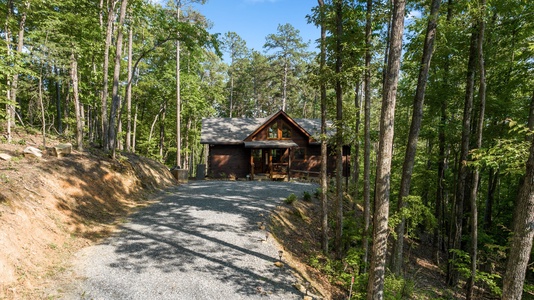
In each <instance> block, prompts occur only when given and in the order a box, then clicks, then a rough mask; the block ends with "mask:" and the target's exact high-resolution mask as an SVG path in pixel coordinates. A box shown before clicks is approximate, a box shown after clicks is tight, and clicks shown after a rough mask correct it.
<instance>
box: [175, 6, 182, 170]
mask: <svg viewBox="0 0 534 300" xmlns="http://www.w3.org/2000/svg"><path fill="white" fill-rule="evenodd" d="M181 5H182V1H181V0H176V20H177V21H178V22H179V21H180V8H181ZM181 106H182V100H181V98H180V32H178V31H177V32H176V166H177V167H178V168H180V167H181V166H182V159H181V155H182V136H181V131H182V125H181V122H182V120H181V114H182V107H181Z"/></svg>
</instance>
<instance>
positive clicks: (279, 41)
mask: <svg viewBox="0 0 534 300" xmlns="http://www.w3.org/2000/svg"><path fill="white" fill-rule="evenodd" d="M307 47H308V44H307V43H304V42H303V41H302V38H301V37H300V32H299V30H298V29H295V28H294V27H293V26H292V25H291V24H284V25H278V33H277V34H269V35H268V36H267V37H266V38H265V45H264V46H263V48H264V49H265V50H266V51H270V50H275V49H278V51H275V53H274V54H273V56H272V59H274V60H275V61H276V64H277V65H278V66H279V67H280V71H281V74H282V105H281V109H282V110H283V111H285V110H286V106H287V97H288V95H287V91H288V81H289V77H290V73H291V72H294V71H295V68H296V66H297V65H298V64H299V63H300V62H301V61H302V59H303V58H304V57H305V56H306V55H307V53H306V48H307Z"/></svg>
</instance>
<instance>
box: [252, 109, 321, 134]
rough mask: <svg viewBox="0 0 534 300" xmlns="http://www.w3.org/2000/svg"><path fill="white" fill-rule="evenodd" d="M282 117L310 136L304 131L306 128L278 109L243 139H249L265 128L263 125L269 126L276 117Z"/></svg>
mask: <svg viewBox="0 0 534 300" xmlns="http://www.w3.org/2000/svg"><path fill="white" fill-rule="evenodd" d="M280 116H281V118H282V119H284V120H285V121H286V122H288V123H290V124H293V125H294V126H295V127H297V128H299V129H300V131H301V132H302V133H304V134H305V135H306V136H307V137H308V138H309V137H310V136H311V135H310V133H309V132H308V131H306V129H304V128H302V126H300V125H299V124H298V123H297V122H295V120H293V119H291V117H289V116H288V115H287V114H286V113H285V112H284V111H283V110H279V111H278V112H277V113H275V114H272V115H271V116H269V117H267V120H266V121H265V122H263V124H261V126H259V127H258V128H256V130H254V132H252V133H250V134H249V135H248V136H247V137H246V138H245V140H251V139H252V137H254V136H255V135H256V134H257V133H258V132H260V131H262V130H263V129H265V127H267V126H270V125H271V124H272V122H273V121H274V120H276V118H278V117H280Z"/></svg>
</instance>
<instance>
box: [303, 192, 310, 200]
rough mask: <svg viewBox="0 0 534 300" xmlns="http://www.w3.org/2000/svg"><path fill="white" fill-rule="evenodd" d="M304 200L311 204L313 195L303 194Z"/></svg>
mask: <svg viewBox="0 0 534 300" xmlns="http://www.w3.org/2000/svg"><path fill="white" fill-rule="evenodd" d="M302 200H304V201H306V202H311V194H310V192H308V191H304V193H302Z"/></svg>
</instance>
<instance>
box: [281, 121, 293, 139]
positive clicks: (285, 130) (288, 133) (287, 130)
mask: <svg viewBox="0 0 534 300" xmlns="http://www.w3.org/2000/svg"><path fill="white" fill-rule="evenodd" d="M282 138H283V139H290V138H291V128H289V126H287V125H286V124H283V125H282Z"/></svg>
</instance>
